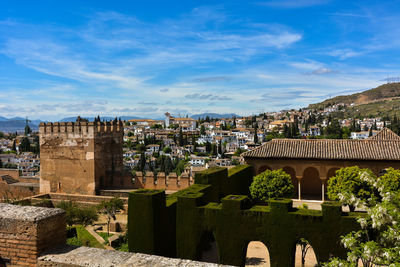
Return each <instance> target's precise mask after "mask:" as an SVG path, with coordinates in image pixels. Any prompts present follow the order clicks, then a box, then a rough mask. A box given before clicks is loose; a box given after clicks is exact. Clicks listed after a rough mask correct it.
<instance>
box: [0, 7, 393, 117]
mask: <svg viewBox="0 0 400 267" xmlns="http://www.w3.org/2000/svg"><path fill="white" fill-rule="evenodd" d="M399 47H400V1H368V0H362V1H335V0H269V1H268V0H266V1H263V0H259V1H258V0H254V1H252V0H250V1H207V0H202V1H172V0H171V1H150V0H149V1H100V0H97V1H89V0H86V1H73V0H69V1H40V0H36V1H16V0H3V1H2V2H1V8H0V116H6V117H14V116H23V117H24V116H29V117H30V118H32V119H37V118H40V119H46V120H57V119H60V118H63V117H67V116H76V115H83V116H90V115H97V114H100V115H111V116H121V115H132V116H140V117H149V118H157V117H162V114H163V113H164V112H166V111H169V112H171V113H172V114H176V115H177V114H181V115H183V114H185V115H186V114H197V113H203V112H217V113H231V112H233V113H237V114H240V115H250V114H255V113H260V112H263V111H264V112H265V111H277V110H282V109H287V108H299V107H304V106H307V105H308V104H309V103H314V102H318V101H320V100H324V99H326V98H328V97H329V96H335V95H339V94H349V93H353V92H357V91H361V90H365V89H370V88H373V87H375V86H377V85H379V84H382V83H383V81H382V79H384V78H386V77H388V76H389V77H390V76H399V75H400V61H399V58H400V57H399V56H400V48H399Z"/></svg>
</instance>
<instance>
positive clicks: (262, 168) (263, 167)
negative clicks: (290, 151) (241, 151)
mask: <svg viewBox="0 0 400 267" xmlns="http://www.w3.org/2000/svg"><path fill="white" fill-rule="evenodd" d="M266 170H270V171H271V170H272V168H271V167H270V166H268V165H263V166H261V167H260V168H258V171H257V174H260V173H262V172H264V171H266Z"/></svg>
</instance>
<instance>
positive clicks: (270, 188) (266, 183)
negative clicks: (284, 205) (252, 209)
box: [250, 170, 294, 201]
mask: <svg viewBox="0 0 400 267" xmlns="http://www.w3.org/2000/svg"><path fill="white" fill-rule="evenodd" d="M293 193H294V187H293V184H292V180H291V178H290V175H289V174H287V173H286V172H284V171H283V170H273V171H271V170H266V171H265V172H263V173H260V174H259V175H257V176H255V177H254V179H253V182H252V183H251V185H250V195H251V197H252V198H253V199H254V200H258V201H267V200H269V199H271V198H281V197H291V196H292V195H293Z"/></svg>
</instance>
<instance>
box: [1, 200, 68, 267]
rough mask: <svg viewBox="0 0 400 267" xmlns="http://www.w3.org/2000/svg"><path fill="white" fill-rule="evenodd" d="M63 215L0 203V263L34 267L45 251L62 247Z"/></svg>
mask: <svg viewBox="0 0 400 267" xmlns="http://www.w3.org/2000/svg"><path fill="white" fill-rule="evenodd" d="M65 227H66V222H65V212H64V211H63V210H61V209H49V208H39V207H30V206H17V205H10V204H4V203H0V263H1V261H6V262H9V263H10V264H11V265H12V266H15V265H16V266H22V265H24V266H36V263H37V257H38V256H39V254H41V253H42V252H44V251H45V250H47V249H49V248H51V247H54V246H57V245H59V244H65V240H66V232H65Z"/></svg>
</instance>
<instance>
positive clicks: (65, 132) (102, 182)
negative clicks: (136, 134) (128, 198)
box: [39, 122, 133, 195]
mask: <svg viewBox="0 0 400 267" xmlns="http://www.w3.org/2000/svg"><path fill="white" fill-rule="evenodd" d="M123 135H124V131H123V126H122V123H121V122H98V123H93V122H91V123H87V122H80V123H79V122H77V123H72V122H68V123H47V124H41V125H40V127H39V136H40V162H41V165H40V171H41V179H40V192H41V193H54V192H64V193H69V194H84V195H94V194H95V193H96V191H97V190H99V189H100V188H105V187H124V186H125V187H129V186H131V188H132V186H133V184H132V182H131V179H130V177H127V178H128V179H126V177H125V176H124V173H123V155H122V145H123ZM129 183H130V184H129Z"/></svg>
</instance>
